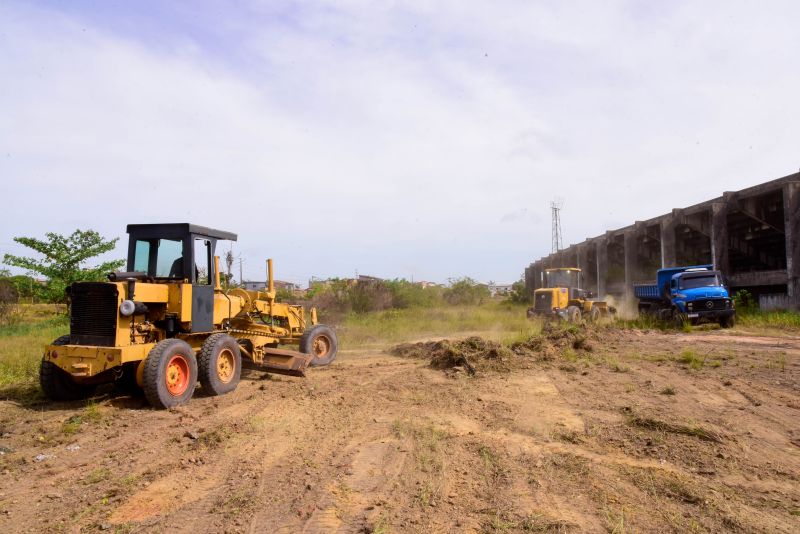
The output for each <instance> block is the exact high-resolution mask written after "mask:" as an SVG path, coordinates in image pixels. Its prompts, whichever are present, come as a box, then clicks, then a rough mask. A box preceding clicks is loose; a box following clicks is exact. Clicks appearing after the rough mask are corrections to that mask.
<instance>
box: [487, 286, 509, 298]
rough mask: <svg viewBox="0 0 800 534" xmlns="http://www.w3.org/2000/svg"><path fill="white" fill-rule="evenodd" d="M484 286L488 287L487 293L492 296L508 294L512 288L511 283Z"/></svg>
mask: <svg viewBox="0 0 800 534" xmlns="http://www.w3.org/2000/svg"><path fill="white" fill-rule="evenodd" d="M486 287H488V288H489V294H490V295H491V296H493V297H496V296H498V295H500V296H504V295H510V294H511V291H512V290H513V286H512V284H488V285H487V286H486Z"/></svg>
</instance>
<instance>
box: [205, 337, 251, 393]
mask: <svg viewBox="0 0 800 534" xmlns="http://www.w3.org/2000/svg"><path fill="white" fill-rule="evenodd" d="M197 368H198V370H199V374H200V383H201V384H203V391H206V389H207V390H208V394H209V395H224V394H225V393H230V392H231V391H233V390H234V389H236V386H237V385H238V384H239V378H240V377H241V375H242V351H241V350H239V343H237V342H236V340H235V339H233V338H232V337H231V336H229V335H228V334H212V335H210V336H208V339H206V340H205V342H204V343H203V348H202V349H200V353H199V355H198V357H197Z"/></svg>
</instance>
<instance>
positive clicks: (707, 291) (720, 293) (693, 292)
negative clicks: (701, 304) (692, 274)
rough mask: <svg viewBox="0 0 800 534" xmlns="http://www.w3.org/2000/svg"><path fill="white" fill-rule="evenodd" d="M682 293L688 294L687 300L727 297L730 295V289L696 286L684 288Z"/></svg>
mask: <svg viewBox="0 0 800 534" xmlns="http://www.w3.org/2000/svg"><path fill="white" fill-rule="evenodd" d="M681 293H683V294H684V295H686V299H687V300H694V299H713V298H727V297H728V296H729V295H728V290H727V289H725V288H724V287H695V288H692V289H682V290H681Z"/></svg>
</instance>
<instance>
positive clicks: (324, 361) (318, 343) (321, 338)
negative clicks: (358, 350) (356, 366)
mask: <svg viewBox="0 0 800 534" xmlns="http://www.w3.org/2000/svg"><path fill="white" fill-rule="evenodd" d="M338 351H339V342H338V341H337V340H336V333H335V332H334V331H333V329H331V327H329V326H326V325H324V324H318V325H314V326H312V327H311V328H309V329H308V330H306V331H305V332H303V336H302V337H301V338H300V352H303V353H305V354H311V355H312V356H313V357H314V358H313V359H312V360H311V363H309V365H310V366H311V367H321V366H323V365H329V364H330V363H332V362H333V360H335V359H336V354H337V352H338Z"/></svg>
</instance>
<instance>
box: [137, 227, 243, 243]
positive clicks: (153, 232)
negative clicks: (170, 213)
mask: <svg viewBox="0 0 800 534" xmlns="http://www.w3.org/2000/svg"><path fill="white" fill-rule="evenodd" d="M127 232H128V233H129V234H131V235H135V236H136V237H144V238H164V239H170V238H172V239H175V238H182V237H184V236H187V235H189V234H193V235H197V236H203V237H210V238H212V239H227V240H229V241H236V239H237V236H236V234H234V233H233V232H225V231H223V230H215V229H214V228H208V227H206V226H200V225H197V224H190V223H166V224H129V225H128V227H127Z"/></svg>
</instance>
